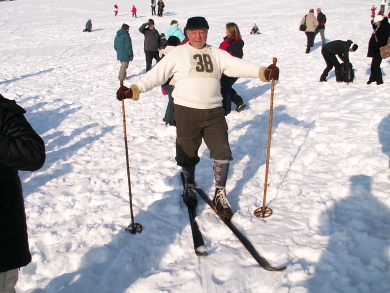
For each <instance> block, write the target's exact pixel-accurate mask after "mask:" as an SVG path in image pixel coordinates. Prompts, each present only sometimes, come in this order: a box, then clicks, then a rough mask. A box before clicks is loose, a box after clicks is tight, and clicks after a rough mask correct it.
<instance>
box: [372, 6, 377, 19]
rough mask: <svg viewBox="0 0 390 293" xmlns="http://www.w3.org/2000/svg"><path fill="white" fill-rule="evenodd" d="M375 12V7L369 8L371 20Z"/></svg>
mask: <svg viewBox="0 0 390 293" xmlns="http://www.w3.org/2000/svg"><path fill="white" fill-rule="evenodd" d="M375 11H376V6H375V5H372V7H371V18H374V17H375V14H376V13H375Z"/></svg>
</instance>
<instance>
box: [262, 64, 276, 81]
mask: <svg viewBox="0 0 390 293" xmlns="http://www.w3.org/2000/svg"><path fill="white" fill-rule="evenodd" d="M264 75H265V78H266V79H267V80H268V81H270V80H278V79H279V67H277V66H276V65H274V64H271V65H270V66H268V67H267V69H266V70H265V71H264Z"/></svg>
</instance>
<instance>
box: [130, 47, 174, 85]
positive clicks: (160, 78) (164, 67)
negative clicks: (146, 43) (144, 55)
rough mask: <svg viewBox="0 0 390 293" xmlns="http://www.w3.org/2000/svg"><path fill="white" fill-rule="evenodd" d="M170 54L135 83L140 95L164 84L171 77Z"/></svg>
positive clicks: (171, 63) (171, 64) (172, 65)
mask: <svg viewBox="0 0 390 293" xmlns="http://www.w3.org/2000/svg"><path fill="white" fill-rule="evenodd" d="M171 55H172V54H170V55H166V56H165V57H164V58H162V59H161V60H160V61H159V62H158V63H157V64H156V65H155V66H154V67H153V68H152V69H151V70H149V71H148V72H147V73H146V74H145V75H144V76H143V77H142V78H141V79H140V80H139V81H137V82H136V85H137V86H138V88H139V90H140V92H141V93H146V92H148V91H150V90H151V89H153V88H154V87H156V86H158V85H162V84H164V83H165V82H166V81H167V80H168V79H169V78H170V77H171V76H172V75H173V73H172V70H173V67H174V63H173V62H171V59H170V58H169V57H171Z"/></svg>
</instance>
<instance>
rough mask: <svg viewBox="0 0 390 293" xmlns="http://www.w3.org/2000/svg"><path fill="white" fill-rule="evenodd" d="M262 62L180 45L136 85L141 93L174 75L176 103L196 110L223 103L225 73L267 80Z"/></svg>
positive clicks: (211, 107)
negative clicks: (261, 65)
mask: <svg viewBox="0 0 390 293" xmlns="http://www.w3.org/2000/svg"><path fill="white" fill-rule="evenodd" d="M265 69H266V68H265V67H262V68H260V66H259V65H257V64H253V63H251V62H248V61H244V60H241V59H239V58H235V57H233V56H231V55H230V54H229V53H227V52H225V51H223V50H221V49H219V48H216V47H211V46H208V45H206V46H205V47H203V48H201V49H196V48H194V47H192V46H191V45H190V43H187V44H185V45H181V46H177V47H176V48H174V49H172V51H171V52H170V53H169V54H168V55H166V56H165V57H164V58H162V59H161V60H160V62H158V63H157V64H156V65H155V66H154V67H153V69H152V70H150V71H148V72H147V73H146V74H145V75H144V76H143V77H142V78H141V79H140V80H139V81H137V83H136V85H137V86H138V88H139V90H140V92H141V93H145V92H147V91H149V90H151V89H153V88H154V87H156V86H158V85H161V84H163V83H165V82H166V81H167V80H168V79H169V78H170V77H171V76H172V75H173V79H172V81H171V84H174V85H175V89H174V90H173V93H172V96H173V98H174V101H175V104H176V105H181V106H185V107H189V108H195V109H213V108H217V107H221V106H222V96H221V85H220V79H221V76H222V74H226V75H228V76H236V77H252V78H259V77H260V79H261V80H262V81H266V79H265V76H264V70H265Z"/></svg>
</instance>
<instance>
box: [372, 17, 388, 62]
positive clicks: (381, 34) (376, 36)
mask: <svg viewBox="0 0 390 293" xmlns="http://www.w3.org/2000/svg"><path fill="white" fill-rule="evenodd" d="M389 35H390V24H389V21H388V18H387V17H385V18H384V19H383V20H382V21H381V23H380V25H379V27H377V28H376V30H375V31H374V32H373V33H372V35H371V38H370V41H369V42H368V51H367V57H374V56H378V55H380V50H379V48H380V47H383V46H384V45H386V44H387V40H388V39H389Z"/></svg>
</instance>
